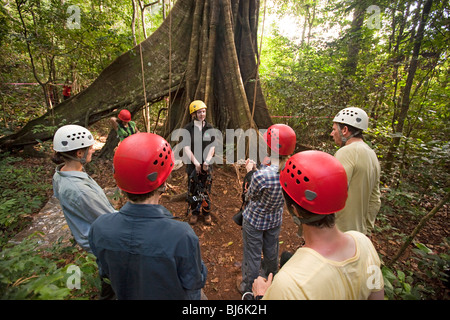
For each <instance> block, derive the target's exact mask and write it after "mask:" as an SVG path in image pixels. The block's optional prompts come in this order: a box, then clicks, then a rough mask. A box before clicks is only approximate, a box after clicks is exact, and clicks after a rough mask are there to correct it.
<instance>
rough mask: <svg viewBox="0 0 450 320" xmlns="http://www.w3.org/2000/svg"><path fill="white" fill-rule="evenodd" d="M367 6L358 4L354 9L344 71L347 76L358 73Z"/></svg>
mask: <svg viewBox="0 0 450 320" xmlns="http://www.w3.org/2000/svg"><path fill="white" fill-rule="evenodd" d="M364 12H365V8H363V5H361V4H357V5H356V7H355V10H354V11H353V20H352V26H351V28H350V31H349V37H350V38H349V40H348V49H347V60H346V62H345V65H344V71H345V75H346V76H353V75H354V74H355V73H356V67H357V66H358V56H359V50H360V48H361V39H362V32H361V29H362V26H363V23H364Z"/></svg>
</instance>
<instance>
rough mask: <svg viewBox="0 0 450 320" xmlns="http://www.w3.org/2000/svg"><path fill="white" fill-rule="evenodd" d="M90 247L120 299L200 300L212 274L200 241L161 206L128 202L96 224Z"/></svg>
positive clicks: (92, 228)
mask: <svg viewBox="0 0 450 320" xmlns="http://www.w3.org/2000/svg"><path fill="white" fill-rule="evenodd" d="M89 243H90V246H91V249H92V251H93V253H94V254H95V256H96V257H97V263H98V265H99V270H101V271H102V276H106V277H108V278H109V279H110V280H111V285H112V287H113V289H114V292H115V293H116V296H117V298H118V299H133V300H137V299H175V300H183V299H192V298H200V289H201V288H203V286H204V285H205V281H206V275H207V270H206V267H205V265H204V264H203V261H202V259H201V256H200V245H199V241H198V237H197V236H196V234H195V233H194V231H193V230H192V228H191V227H190V226H189V225H188V224H187V223H185V222H181V221H177V220H175V219H174V218H173V216H172V214H171V213H170V212H169V211H168V210H167V209H166V208H164V207H163V206H161V205H152V204H132V203H130V202H127V203H126V204H125V205H124V206H123V207H122V209H121V210H120V211H119V212H116V213H111V214H106V215H103V216H101V217H99V218H98V219H97V220H96V221H95V222H94V223H93V224H92V227H91V231H90V233H89Z"/></svg>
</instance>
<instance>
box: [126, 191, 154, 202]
mask: <svg viewBox="0 0 450 320" xmlns="http://www.w3.org/2000/svg"><path fill="white" fill-rule="evenodd" d="M157 190H158V189H156V190H153V191H150V192H147V193H142V194H136V193H129V192H126V191H123V190H122V192H123V193H124V194H125V196H126V197H127V198H128V199H130V200H131V201H133V202H138V203H140V202H144V201H145V200H147V199H148V198H150V197H152V196H153V195H154V194H155V192H156V191H157Z"/></svg>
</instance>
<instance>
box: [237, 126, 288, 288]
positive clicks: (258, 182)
mask: <svg viewBox="0 0 450 320" xmlns="http://www.w3.org/2000/svg"><path fill="white" fill-rule="evenodd" d="M264 139H265V141H266V143H267V145H268V146H269V148H270V151H271V156H270V162H269V163H267V164H263V165H262V168H260V169H259V170H258V171H256V164H255V163H254V162H253V161H252V160H250V159H248V160H247V162H246V169H247V171H248V172H249V171H251V170H254V171H255V173H254V174H253V176H252V180H251V182H250V186H249V189H248V191H247V194H246V199H247V201H248V204H247V206H246V207H245V209H244V212H243V223H242V237H243V261H242V281H241V283H240V285H239V290H240V292H241V293H245V292H251V291H252V290H251V289H252V284H253V281H254V280H255V279H256V278H257V277H258V276H259V274H260V273H259V272H260V269H262V271H263V272H264V274H266V275H268V274H270V273H273V274H275V273H276V271H277V269H278V238H279V235H280V229H281V223H282V215H283V206H284V199H283V193H282V188H281V185H280V174H279V171H280V170H279V169H280V164H283V161H284V160H285V159H286V158H287V156H289V155H290V154H291V153H292V152H293V151H294V149H295V143H296V135H295V132H294V130H292V128H291V127H289V126H287V125H284V124H275V125H273V126H271V127H269V129H268V130H267V132H266V134H265V135H264ZM261 253H262V254H263V256H264V259H263V260H262V259H261Z"/></svg>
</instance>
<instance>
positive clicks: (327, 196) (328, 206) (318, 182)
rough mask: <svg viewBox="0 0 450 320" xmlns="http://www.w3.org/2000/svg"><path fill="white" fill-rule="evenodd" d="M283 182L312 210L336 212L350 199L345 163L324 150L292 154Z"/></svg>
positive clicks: (288, 189) (290, 191) (293, 197)
mask: <svg viewBox="0 0 450 320" xmlns="http://www.w3.org/2000/svg"><path fill="white" fill-rule="evenodd" d="M280 183H281V187H282V188H283V189H284V191H285V192H286V193H287V194H288V195H289V196H290V197H291V198H292V200H294V201H295V202H296V203H297V204H298V205H299V206H301V207H302V208H304V209H305V210H308V211H310V212H312V213H316V214H331V213H335V212H337V211H340V210H342V209H343V208H344V206H345V201H346V200H347V174H346V173H345V169H344V166H343V165H342V164H341V163H340V162H339V160H337V159H336V158H335V157H333V156H332V155H329V154H328V153H325V152H322V151H303V152H299V153H296V154H295V155H293V156H292V157H290V158H289V159H288V160H287V161H286V164H285V166H284V168H283V169H282V170H281V172H280Z"/></svg>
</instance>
